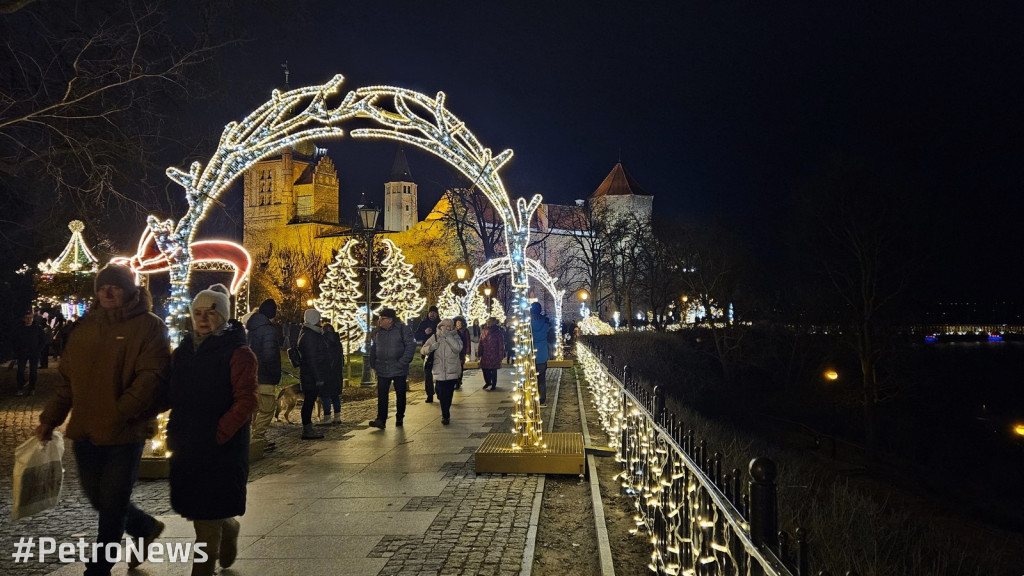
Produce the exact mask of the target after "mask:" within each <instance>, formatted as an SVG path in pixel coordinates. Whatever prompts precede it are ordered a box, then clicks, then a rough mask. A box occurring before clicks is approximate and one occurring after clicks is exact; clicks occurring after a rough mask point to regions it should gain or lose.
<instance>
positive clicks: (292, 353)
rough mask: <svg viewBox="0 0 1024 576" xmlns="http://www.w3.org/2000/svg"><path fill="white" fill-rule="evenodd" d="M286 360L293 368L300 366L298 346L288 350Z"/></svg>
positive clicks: (300, 354)
mask: <svg viewBox="0 0 1024 576" xmlns="http://www.w3.org/2000/svg"><path fill="white" fill-rule="evenodd" d="M288 360H289V361H290V362H291V363H292V367H293V368H298V367H299V366H300V365H301V364H302V353H301V352H299V347H298V346H292V347H291V348H289V349H288Z"/></svg>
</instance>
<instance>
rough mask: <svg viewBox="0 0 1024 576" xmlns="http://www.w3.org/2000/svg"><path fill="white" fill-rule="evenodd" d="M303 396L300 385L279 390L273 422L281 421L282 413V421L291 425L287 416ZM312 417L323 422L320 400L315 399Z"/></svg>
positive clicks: (322, 408) (322, 409)
mask: <svg viewBox="0 0 1024 576" xmlns="http://www.w3.org/2000/svg"><path fill="white" fill-rule="evenodd" d="M303 397H304V395H303V394H302V389H301V385H300V384H292V385H291V386H285V387H284V388H282V389H281V392H280V393H278V395H277V409H276V410H275V411H274V420H277V421H278V422H280V421H281V413H282V412H283V413H284V421H285V422H287V423H289V424H291V423H292V421H291V418H289V415H290V414H291V412H292V410H293V409H294V408H295V406H296V405H298V403H299V402H300V401H302V399H303ZM313 416H315V417H316V419H318V420H321V421H323V419H324V407H323V405H321V404H320V399H319V398H317V399H316V407H315V408H314V409H313Z"/></svg>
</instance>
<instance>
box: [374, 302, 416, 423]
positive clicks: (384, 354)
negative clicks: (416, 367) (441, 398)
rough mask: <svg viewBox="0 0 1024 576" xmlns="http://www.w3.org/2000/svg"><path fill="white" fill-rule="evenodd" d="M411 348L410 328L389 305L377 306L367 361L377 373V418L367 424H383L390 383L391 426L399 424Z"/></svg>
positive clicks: (402, 409) (410, 358)
mask: <svg viewBox="0 0 1024 576" xmlns="http://www.w3.org/2000/svg"><path fill="white" fill-rule="evenodd" d="M415 352H416V345H415V343H414V342H413V339H412V330H410V329H409V327H408V326H406V325H405V323H403V322H402V321H401V320H399V319H398V317H397V315H396V314H395V311H394V310H392V309H391V308H384V309H383V310H381V311H380V318H379V319H378V320H377V327H376V328H374V330H373V333H372V334H370V365H371V366H373V370H374V371H375V372H376V373H377V418H376V419H374V420H370V426H373V427H374V428H380V429H381V430H383V429H384V427H385V426H386V425H387V420H388V394H389V393H390V390H391V385H392V384H394V386H395V426H399V427H400V426H402V422H403V420H404V419H405V393H406V390H407V389H408V380H409V363H410V362H412V355H413V354H414V353H415Z"/></svg>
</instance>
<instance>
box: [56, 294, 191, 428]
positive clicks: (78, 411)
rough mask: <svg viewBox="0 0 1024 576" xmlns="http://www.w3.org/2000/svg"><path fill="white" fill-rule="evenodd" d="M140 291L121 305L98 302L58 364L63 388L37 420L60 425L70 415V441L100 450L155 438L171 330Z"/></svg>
mask: <svg viewBox="0 0 1024 576" xmlns="http://www.w3.org/2000/svg"><path fill="white" fill-rule="evenodd" d="M152 309H153V300H152V298H151V297H150V295H149V292H148V291H147V290H146V289H145V288H144V287H140V288H139V292H138V294H137V295H136V296H135V297H134V298H132V299H131V300H130V301H128V302H126V303H125V305H124V306H122V307H120V308H117V309H114V310H106V309H104V308H101V307H100V306H99V304H98V303H97V304H96V305H95V306H94V307H93V309H92V310H91V311H90V312H89V313H88V314H86V315H85V316H83V317H82V319H81V320H79V321H78V322H77V323H76V325H75V330H74V332H72V333H71V336H70V337H69V338H68V345H67V348H66V349H65V350H64V354H63V355H62V356H61V358H60V369H59V371H60V375H61V376H62V380H61V382H60V383H59V384H58V385H57V387H56V389H55V391H54V392H55V394H54V397H53V398H52V399H51V400H50V402H49V403H48V404H47V405H46V408H45V409H44V410H43V412H42V414H40V415H39V421H40V422H42V423H45V424H48V425H50V426H54V427H56V426H60V425H61V424H62V423H63V422H64V419H65V418H67V415H68V412H69V411H71V408H72V405H73V406H74V411H73V412H72V414H71V421H70V422H69V423H68V427H67V437H68V438H70V439H72V440H79V439H88V440H90V441H91V442H92V443H93V444H97V445H113V444H131V443H134V442H142V441H144V440H146V439H147V438H150V437H152V436H153V434H154V433H155V432H156V414H157V412H158V411H159V408H160V406H159V405H158V404H159V402H160V401H161V400H163V399H164V398H165V397H166V395H167V385H168V384H167V383H168V372H169V368H170V359H171V345H170V341H169V340H168V339H167V327H166V326H164V323H163V321H162V320H160V318H157V316H156V315H155V314H153V312H152V311H151V310H152Z"/></svg>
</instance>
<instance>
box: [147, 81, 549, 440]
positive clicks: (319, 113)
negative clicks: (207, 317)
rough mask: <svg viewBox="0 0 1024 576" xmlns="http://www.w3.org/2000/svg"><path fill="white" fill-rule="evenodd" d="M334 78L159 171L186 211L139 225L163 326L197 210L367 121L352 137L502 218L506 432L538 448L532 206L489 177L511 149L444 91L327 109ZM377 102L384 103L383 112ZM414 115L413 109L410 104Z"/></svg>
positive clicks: (180, 284) (184, 305)
mask: <svg viewBox="0 0 1024 576" xmlns="http://www.w3.org/2000/svg"><path fill="white" fill-rule="evenodd" d="M342 81H343V77H342V76H341V75H337V76H334V77H333V78H331V80H330V81H328V82H327V83H326V84H324V85H322V86H309V87H305V88H298V89H295V90H290V91H288V92H281V91H278V90H275V91H274V92H273V93H272V96H271V99H270V101H268V102H266V103H265V104H263V105H262V106H260V107H259V108H257V109H256V110H255V111H254V112H252V113H251V114H250V115H249V116H247V117H246V118H245V119H243V120H242V121H241V122H231V123H229V124H228V125H227V126H226V127H225V128H224V132H223V134H222V135H221V138H220V143H219V145H218V147H217V151H216V152H215V153H214V155H213V157H212V158H211V159H210V162H209V163H208V164H207V165H206V166H205V168H204V167H203V166H202V165H201V164H200V163H198V162H195V163H193V164H192V165H191V167H190V168H189V171H188V172H184V171H182V170H179V169H177V168H168V169H167V175H168V177H170V178H171V180H173V181H175V182H177V183H178V184H180V185H181V186H182V187H183V188H184V189H185V197H186V199H187V200H188V204H189V210H188V213H187V214H186V215H185V217H183V218H182V219H181V220H179V221H178V223H177V224H175V223H174V222H172V221H170V220H166V221H162V222H161V221H160V220H159V219H157V218H156V217H155V216H150V217H149V218H148V227H149V229H150V230H151V231H152V233H153V234H154V237H155V239H156V244H157V246H158V247H159V249H160V252H161V253H163V254H164V255H165V256H166V258H167V261H168V263H169V265H170V276H171V294H170V297H169V299H168V303H167V307H168V324H169V326H170V330H171V334H172V338H174V339H175V340H174V341H177V338H178V337H179V331H180V329H181V327H182V326H183V325H184V322H185V320H186V318H187V310H188V302H189V296H188V281H189V274H190V266H189V263H190V259H191V253H190V244H191V243H192V240H193V237H194V235H195V231H196V227H197V226H198V225H199V223H200V222H201V221H202V220H203V218H204V217H205V215H206V209H207V207H208V206H209V205H210V204H211V203H212V202H215V201H216V200H217V198H218V197H219V196H220V195H221V194H222V193H223V191H224V190H225V189H226V188H227V187H228V186H229V185H230V184H231V183H232V182H233V181H234V180H235V178H237V177H238V176H239V174H242V173H243V172H244V171H245V170H246V169H248V168H249V167H250V166H252V165H253V164H254V163H255V162H256V161H258V160H259V159H260V158H263V157H265V156H269V155H271V154H273V153H275V152H277V151H278V150H281V149H283V148H287V147H289V146H294V145H296V144H298V143H300V142H303V141H307V140H312V139H316V138H332V137H341V136H342V135H343V130H342V129H341V128H340V126H339V125H340V124H341V123H342V122H344V121H346V120H349V119H353V118H362V119H367V120H370V121H374V122H376V123H377V124H379V125H380V126H381V128H358V129H355V130H353V131H352V136H353V137H354V138H367V139H386V140H394V141H398V142H402V143H405V144H408V145H410V146H416V147H418V148H421V149H423V150H426V151H428V152H430V153H432V154H434V155H436V156H438V157H439V158H441V159H442V160H444V161H445V162H447V163H448V164H450V165H451V166H453V167H454V168H456V169H457V170H458V171H459V172H461V173H462V174H463V175H464V176H465V177H466V178H467V179H469V181H470V182H473V183H474V185H475V186H477V187H478V189H479V190H480V191H481V192H483V194H484V195H485V196H486V197H487V199H488V200H489V201H490V202H491V205H492V206H493V207H494V210H495V213H497V214H498V215H499V216H500V217H501V219H502V225H503V230H504V237H505V245H506V246H508V247H509V261H510V269H511V274H510V276H511V280H512V288H513V296H512V309H513V313H514V314H515V315H516V317H517V319H518V322H515V323H514V324H515V326H516V328H515V330H516V338H515V342H516V344H515V346H516V348H517V350H516V351H517V354H516V368H515V379H514V385H515V391H514V392H513V396H512V397H513V400H514V402H515V414H514V416H513V419H514V421H515V426H514V428H513V430H512V431H513V434H514V436H515V440H514V443H513V445H514V449H520V450H521V449H523V448H531V449H532V448H546V446H545V445H544V443H543V437H542V430H541V418H540V406H539V402H538V400H539V398H538V395H537V385H536V383H537V376H536V366H535V364H534V358H533V354H531V353H530V352H531V351H532V350H533V339H532V335H531V334H530V330H529V322H528V320H529V280H528V278H527V269H526V246H527V245H528V243H529V239H530V218H531V217H532V216H533V213H534V212H535V211H536V210H537V207H538V206H539V205H540V203H541V196H540V195H539V194H537V195H534V196H533V197H532V198H531V199H530V200H529V202H527V200H526V199H524V198H519V199H517V200H516V202H515V204H514V205H513V203H512V202H511V201H510V200H509V197H508V194H507V193H506V191H505V186H504V184H503V183H502V180H501V177H500V176H499V175H498V171H499V170H500V169H501V168H502V167H503V166H504V165H505V164H506V163H508V161H509V160H511V159H512V150H505V151H503V152H501V153H500V154H498V155H497V156H493V155H492V154H491V150H490V149H489V148H485V147H483V146H482V145H481V144H480V142H479V141H478V140H477V139H476V137H475V136H474V135H473V134H472V133H471V132H470V131H469V130H468V129H467V128H466V125H465V123H464V122H462V121H461V120H459V119H458V118H457V117H456V116H455V115H454V114H452V113H451V112H449V111H448V110H447V109H446V108H445V94H444V93H443V92H438V93H437V95H436V96H435V97H434V98H431V97H429V96H427V95H425V94H421V93H419V92H414V91H412V90H406V89H404V88H397V87H392V86H370V87H366V88H358V89H356V90H353V91H351V92H348V93H347V94H346V95H345V97H344V99H343V100H342V102H341V104H340V105H339V106H338V107H337V108H333V109H332V108H329V107H328V104H327V99H328V97H331V96H334V95H336V94H337V93H338V90H339V88H340V86H341V83H342ZM383 102H390V106H388V107H385V106H384V105H382V103H383ZM414 106H415V107H416V108H417V111H414V110H413V107H414Z"/></svg>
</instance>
